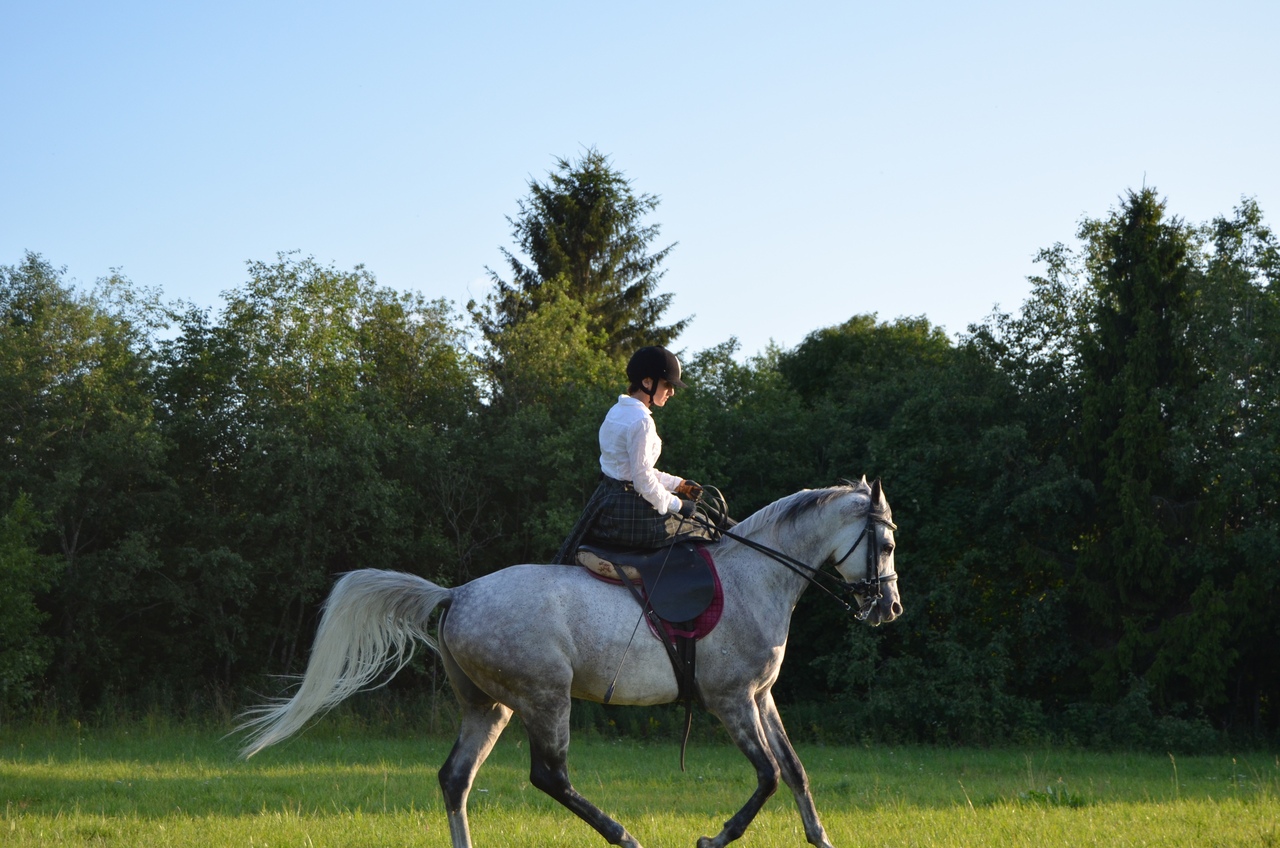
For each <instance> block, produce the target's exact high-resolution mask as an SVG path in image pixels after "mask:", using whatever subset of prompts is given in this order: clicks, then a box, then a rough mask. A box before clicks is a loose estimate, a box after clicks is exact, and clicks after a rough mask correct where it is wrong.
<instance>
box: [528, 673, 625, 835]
mask: <svg viewBox="0 0 1280 848" xmlns="http://www.w3.org/2000/svg"><path fill="white" fill-rule="evenodd" d="M536 702H537V703H538V706H537V707H536V708H534V709H530V710H522V711H521V712H520V719H521V720H522V721H523V722H524V725H525V729H526V730H528V732H529V760H530V767H529V782H530V783H532V784H533V785H534V786H536V787H538V788H539V789H541V790H542V791H543V792H545V793H547V794H548V795H550V796H551V797H552V798H554V799H556V800H557V801H559V802H560V803H561V804H563V805H564V806H565V807H567V808H569V809H570V810H572V811H573V813H574V814H575V815H577V816H578V818H580V819H582V820H583V821H585V822H586V823H587V824H589V825H591V826H592V827H593V828H595V829H596V831H597V832H598V833H599V834H600V835H601V836H603V837H604V838H605V839H606V840H607V841H608V842H609V843H610V844H613V845H620V846H623V848H640V843H639V842H637V841H636V839H635V837H634V836H632V835H631V834H630V833H627V830H626V828H624V827H623V826H622V825H620V824H618V822H616V821H614V820H613V819H611V818H609V817H608V816H607V815H605V814H604V812H603V811H601V810H600V808H599V807H597V806H596V805H594V804H592V803H591V802H590V801H588V800H587V799H586V798H584V797H582V796H581V795H579V794H578V791H577V790H576V789H574V788H573V786H572V784H570V782H569V765H568V760H569V698H568V696H567V695H565V696H564V697H563V698H556V697H549V698H542V699H536Z"/></svg>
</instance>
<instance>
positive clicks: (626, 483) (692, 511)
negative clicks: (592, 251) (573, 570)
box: [555, 345, 719, 565]
mask: <svg viewBox="0 0 1280 848" xmlns="http://www.w3.org/2000/svg"><path fill="white" fill-rule="evenodd" d="M627 379H628V380H629V381H630V385H629V386H628V388H627V394H625V395H619V396H618V402H617V403H616V404H614V405H613V407H612V408H611V409H610V410H609V413H608V414H607V415H606V416H605V419H604V423H603V424H601V425H600V485H599V486H597V487H596V491H595V493H594V494H593V495H592V496H591V500H590V501H589V502H588V503H587V506H586V509H585V510H583V513H582V517H581V518H579V519H578V523H577V524H575V525H574V528H573V530H572V531H571V532H570V533H569V536H568V538H567V539H565V542H564V544H563V545H561V547H560V551H559V552H558V553H557V554H556V557H555V562H558V563H563V564H566V565H569V564H573V563H574V562H576V561H577V560H576V559H575V555H576V552H577V549H578V546H579V545H580V544H581V543H583V542H589V543H591V544H595V545H600V546H602V547H606V548H611V549H614V550H637V549H640V550H647V549H653V548H661V547H665V546H667V545H671V544H674V543H676V542H684V541H693V540H704V541H715V540H716V539H718V538H719V536H718V534H716V533H715V531H714V530H713V529H712V527H713V525H712V522H711V521H710V520H709V519H708V518H707V516H706V515H705V514H703V513H701V512H700V511H699V510H698V509H697V501H698V498H699V497H701V495H702V487H701V486H699V485H698V484H697V483H695V482H693V481H692V480H685V479H682V478H680V477H676V476H674V475H672V474H667V473H666V472H664V471H659V470H658V469H657V468H656V464H657V461H658V457H659V455H660V454H661V453H662V439H660V438H658V431H657V428H656V426H655V425H654V420H653V411H652V410H653V407H655V406H656V407H659V408H661V407H663V406H666V404H667V401H668V400H670V399H671V398H672V397H673V396H674V395H675V393H676V389H677V388H681V389H683V388H684V387H685V384H684V382H682V381H681V379H680V361H679V360H678V359H676V357H675V355H674V354H673V353H671V351H669V350H667V349H666V348H665V347H660V346H657V345H652V346H649V347H642V348H640V349H639V350H637V351H636V352H635V354H634V355H632V357H631V360H630V361H629V362H628V363H627Z"/></svg>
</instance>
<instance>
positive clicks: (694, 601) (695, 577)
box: [577, 542, 716, 624]
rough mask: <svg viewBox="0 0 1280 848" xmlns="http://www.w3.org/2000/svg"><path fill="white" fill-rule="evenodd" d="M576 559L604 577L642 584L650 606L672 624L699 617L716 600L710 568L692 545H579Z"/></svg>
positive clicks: (685, 543) (684, 543)
mask: <svg viewBox="0 0 1280 848" xmlns="http://www.w3.org/2000/svg"><path fill="white" fill-rule="evenodd" d="M577 558H578V564H579V565H582V566H585V567H586V568H587V569H589V570H590V571H591V572H593V573H594V574H598V575H599V576H601V577H604V578H606V579H609V580H618V581H622V580H626V581H628V582H630V583H639V584H641V585H643V586H644V593H645V597H646V599H647V600H648V602H649V606H650V607H652V608H653V611H654V612H655V613H657V614H658V617H659V618H661V619H662V620H664V621H667V622H670V623H672V624H680V623H683V622H687V621H692V620H693V619H695V618H697V617H698V616H699V615H701V614H702V612H703V611H704V610H706V608H707V607H709V606H710V605H711V601H712V599H713V598H714V597H715V591H716V590H715V578H714V577H713V576H712V574H711V567H710V566H709V565H707V561H706V560H705V559H703V558H702V554H700V553H699V552H698V549H697V548H696V547H694V546H693V544H692V543H690V542H680V543H677V544H675V545H671V546H668V547H665V548H658V549H657V550H652V551H609V550H606V549H604V548H601V547H597V546H595V545H579V546H578V557H577Z"/></svg>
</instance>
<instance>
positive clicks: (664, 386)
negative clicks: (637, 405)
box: [640, 377, 676, 406]
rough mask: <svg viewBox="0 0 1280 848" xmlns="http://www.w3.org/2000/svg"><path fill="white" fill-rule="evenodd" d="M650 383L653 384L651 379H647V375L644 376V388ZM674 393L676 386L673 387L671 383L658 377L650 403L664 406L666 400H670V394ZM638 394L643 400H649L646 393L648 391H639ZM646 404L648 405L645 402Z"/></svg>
mask: <svg viewBox="0 0 1280 848" xmlns="http://www.w3.org/2000/svg"><path fill="white" fill-rule="evenodd" d="M651 385H653V381H652V380H651V379H649V378H648V377H646V378H645V381H644V386H645V388H646V389H647V388H648V387H649V386H651ZM675 393H676V387H675V386H673V385H671V384H670V383H669V382H667V381H666V380H662V379H659V380H658V388H657V389H655V390H654V392H653V401H652V405H653V406H665V405H666V403H667V401H668V400H670V399H671V396H672V395H674V394H675ZM640 394H641V395H642V399H643V400H644V401H649V395H648V392H641V393H640ZM646 405H648V403H646Z"/></svg>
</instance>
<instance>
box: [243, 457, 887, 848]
mask: <svg viewBox="0 0 1280 848" xmlns="http://www.w3.org/2000/svg"><path fill="white" fill-rule="evenodd" d="M895 529H896V527H895V525H894V524H893V520H892V513H891V511H890V509H889V504H888V501H887V500H886V499H885V496H884V492H883V490H882V488H881V485H880V481H879V480H876V481H875V482H874V484H872V485H867V482H866V478H865V477H864V478H863V479H862V480H861V481H859V482H857V483H844V484H841V485H839V486H833V487H830V488H825V489H805V490H802V491H799V492H796V493H794V494H791V495H788V496H787V497H784V498H782V499H780V500H778V501H775V502H774V503H772V504H770V505H769V506H766V507H764V508H763V509H761V510H759V511H758V512H756V513H754V514H752V515H751V516H749V517H747V518H746V519H744V520H743V521H742V522H741V523H740V524H738V525H737V526H736V527H734V528H733V529H732V531H726V536H725V537H724V538H722V539H721V540H720V541H719V542H718V543H713V544H711V545H710V546H709V550H710V552H711V553H712V555H713V557H714V561H715V563H716V566H717V569H718V573H719V579H720V582H721V585H722V587H723V596H724V607H723V611H722V613H721V618H720V621H719V623H718V625H717V626H716V627H715V629H713V630H712V631H711V632H710V633H709V634H708V635H706V636H705V637H704V638H703V639H702V641H701V643H700V646H699V650H698V654H699V658H700V659H699V664H698V667H697V670H696V678H695V680H696V687H697V694H698V696H699V697H700V699H701V702H702V704H703V705H704V706H705V708H706V709H707V710H708V711H709V712H711V713H712V714H714V715H715V716H716V717H717V718H719V719H720V721H721V722H722V723H723V724H724V727H725V728H726V730H728V732H729V735H730V737H731V738H732V739H733V741H734V743H735V744H736V745H737V747H738V748H739V749H740V750H741V751H742V753H743V754H745V755H746V757H747V759H748V760H749V761H750V762H751V765H752V766H754V767H755V771H756V780H757V782H756V789H755V791H754V792H753V793H752V795H751V797H750V798H749V799H748V800H747V802H746V803H745V804H744V805H743V806H742V808H741V809H739V810H738V811H737V813H735V814H734V815H733V816H732V817H731V818H730V819H729V820H728V821H726V822H725V824H724V828H723V830H721V832H720V833H719V834H718V835H716V836H715V837H705V836H704V837H702V838H700V839H699V840H698V843H697V844H698V848H723V846H725V845H727V844H728V843H730V842H732V841H733V840H735V839H737V838H738V837H740V836H741V835H742V834H743V832H744V831H745V830H746V828H747V826H748V825H749V824H750V823H751V821H752V820H753V819H754V818H755V816H756V814H757V813H758V812H759V811H760V809H761V807H762V806H763V805H764V803H765V801H766V800H767V799H768V798H769V797H770V796H771V795H772V794H773V793H774V791H775V790H776V789H777V787H778V780H779V777H781V779H782V780H783V781H784V782H785V783H786V785H787V786H788V787H789V788H790V789H791V792H792V794H793V795H794V797H795V801H796V805H797V806H798V807H799V811H800V817H801V819H802V821H803V823H804V831H805V836H806V838H807V839H808V841H809V842H810V843H811V844H812V845H814V846H818V848H831V843H830V841H829V840H828V838H827V834H826V831H825V829H824V828H823V826H822V824H821V822H820V821H819V819H818V813H817V809H816V807H815V805H814V802H813V797H812V796H811V794H810V791H809V782H808V777H807V776H806V774H805V771H804V766H803V765H802V764H801V763H800V759H799V757H797V756H796V752H795V750H794V749H793V748H792V746H791V742H790V740H789V739H788V738H787V733H786V730H785V729H784V727H783V724H782V718H781V717H780V716H779V714H778V708H777V705H776V704H775V703H774V699H773V695H772V691H771V690H772V687H773V684H774V682H775V681H776V680H777V678H778V672H779V670H780V668H781V666H782V659H783V654H784V652H785V650H786V644H787V633H788V630H789V628H790V623H791V615H792V612H793V611H794V609H795V606H796V603H797V601H798V600H799V598H800V596H801V593H803V592H804V591H805V589H806V588H807V587H808V586H809V584H810V583H811V582H815V581H816V578H817V577H818V576H819V568H820V567H821V566H823V565H825V564H826V563H827V562H831V561H834V569H835V572H836V574H838V575H839V577H838V578H836V576H835V575H834V574H831V573H829V572H823V573H822V575H821V576H823V577H825V578H828V579H831V578H835V579H836V583H837V584H838V586H839V588H843V589H845V590H846V591H847V592H849V593H850V594H851V595H852V597H853V598H854V600H856V601H857V603H858V616H859V617H860V618H862V619H864V620H865V621H867V622H868V623H870V624H871V625H873V626H875V625H878V624H881V623H884V622H889V621H892V620H894V619H895V618H897V617H898V616H899V615H901V614H902V602H901V596H900V594H899V592H898V587H897V582H896V579H897V573H896V571H895V568H894V558H893V548H894V537H893V531H894V530H895ZM841 554H843V555H841ZM807 563H817V567H815V566H810V565H807ZM784 566H785V567H784ZM864 569H865V571H864ZM820 585H821V584H820ZM824 588H825V587H824ZM828 591H830V590H828ZM437 608H439V609H441V610H442V612H441V613H440V617H439V619H438V621H437V624H436V636H435V637H434V638H433V636H432V635H431V632H430V631H429V618H430V617H431V615H432V612H433V610H435V609H437ZM637 616H638V606H637V604H636V601H635V600H634V599H633V597H632V596H631V594H630V592H629V591H628V590H627V589H626V588H623V587H621V586H616V585H610V584H608V583H605V582H602V581H601V580H599V579H596V578H595V577H593V576H592V575H591V574H590V573H589V572H588V571H587V569H585V568H582V567H577V566H563V565H514V566H511V567H508V568H505V569H502V570H499V571H495V572H493V573H491V574H488V575H485V576H483V577H479V578H476V579H474V580H472V581H470V582H467V583H464V584H463V585H461V586H458V587H456V588H445V587H442V586H437V585H436V584H434V583H431V582H430V581H428V580H425V579H423V578H421V577H417V576H415V575H412V574H407V573H403V572H396V571H382V570H374V569H364V570H359V571H353V572H350V573H348V574H346V575H344V576H342V577H341V578H340V579H339V580H338V582H337V583H336V584H335V585H334V588H333V590H332V591H331V593H330V595H329V597H328V599H327V600H326V601H325V603H324V607H323V613H322V615H321V620H320V624H319V627H318V629H317V632H316V638H315V642H314V644H313V646H312V650H311V656H310V659H309V661H308V663H307V668H306V671H305V673H304V674H303V676H302V678H301V681H300V683H299V684H298V686H297V689H296V691H295V692H294V693H293V695H292V697H288V698H285V697H281V698H277V699H275V700H273V701H270V702H268V703H267V704H265V705H262V706H258V707H255V708H252V709H250V710H248V711H247V712H246V713H245V714H244V715H243V716H242V723H241V724H240V725H239V728H238V730H240V731H242V732H246V733H247V738H246V740H245V743H246V744H245V747H244V749H243V750H242V752H241V754H242V756H243V757H245V758H248V757H250V756H252V755H253V754H255V753H257V752H258V751H261V750H262V749H263V748H265V747H267V746H268V745H272V744H275V743H276V742H279V741H281V740H283V739H285V738H286V737H288V736H290V735H291V734H293V733H295V732H297V731H298V730H300V729H301V728H302V727H303V726H304V725H305V724H306V723H307V722H308V720H310V719H311V718H312V717H313V716H316V715H317V714H320V713H323V712H325V711H327V710H329V709H331V708H332V707H334V706H336V705H337V704H338V703H339V702H340V701H342V700H343V699H344V698H346V697H348V696H349V695H352V694H354V693H355V692H357V691H360V690H363V689H367V688H370V687H371V686H374V685H381V684H380V683H376V682H377V681H378V680H379V679H380V678H383V682H385V679H389V676H388V671H390V674H394V673H395V672H396V671H398V670H399V669H400V668H403V667H404V664H405V663H407V662H408V661H409V659H410V658H411V656H412V654H413V649H414V645H415V643H416V642H417V641H421V642H423V643H425V644H426V645H428V646H429V647H430V648H432V649H433V650H435V651H436V652H437V653H438V654H439V656H440V658H441V660H442V662H443V665H444V667H445V669H446V672H447V675H448V678H449V680H450V683H451V685H452V687H453V690H454V694H455V695H456V697H457V700H458V704H459V707H460V721H459V724H460V727H459V731H458V738H457V741H456V742H455V744H454V746H453V749H452V751H451V752H450V753H449V756H448V757H447V759H446V760H445V763H444V765H443V766H442V767H441V768H440V771H439V780H440V787H441V790H442V791H443V793H444V801H445V810H446V815H447V817H448V821H449V834H450V837H451V839H452V842H453V848H471V833H470V827H469V825H468V822H467V796H468V794H469V792H470V791H471V786H472V782H473V781H474V779H475V776H476V772H477V771H478V770H479V768H480V766H481V764H483V762H484V760H485V758H486V757H487V756H488V755H489V753H490V751H492V750H493V746H494V744H495V743H496V742H497V740H498V736H499V735H500V734H501V733H502V730H503V728H504V727H506V725H507V722H509V721H510V720H511V717H512V715H513V714H518V715H519V716H520V718H521V720H522V722H523V723H524V726H525V729H526V731H527V733H528V739H529V754H530V771H529V779H530V782H531V783H532V784H533V785H534V786H536V787H537V788H538V789H540V790H542V791H543V792H545V793H547V794H548V795H550V796H551V797H552V798H554V799H555V800H556V801H558V802H559V803H561V804H563V805H564V806H565V807H567V808H568V809H569V810H571V811H573V812H574V813H575V814H576V815H577V816H578V817H579V818H581V819H583V820H584V821H585V822H587V824H589V825H591V826H592V827H593V828H595V830H596V831H597V832H599V833H600V835H601V836H603V837H604V838H605V840H607V841H608V842H609V843H610V844H613V845H618V846H623V848H640V843H639V842H638V841H637V840H636V838H635V837H634V836H632V835H631V834H630V833H628V832H627V830H626V829H625V828H624V827H623V826H622V825H621V824H619V823H618V822H616V821H614V820H613V819H612V818H610V817H609V816H608V815H606V814H605V813H604V812H603V811H601V810H600V809H599V808H598V807H596V806H595V805H594V804H592V803H591V802H590V801H588V800H587V799H586V798H584V797H583V796H582V795H581V794H579V793H578V791H577V790H576V789H574V787H573V785H572V784H571V783H570V781H569V772H568V765H567V763H568V751H569V707H570V701H571V699H573V698H582V699H586V700H590V701H596V702H604V701H605V700H606V697H607V696H606V692H607V691H608V690H610V689H611V688H613V691H612V693H611V695H610V696H609V697H611V701H610V702H611V703H616V704H630V705H654V704H664V703H669V702H671V701H674V700H676V699H677V697H678V694H679V692H678V686H677V680H676V677H675V674H674V673H673V669H672V665H671V663H670V662H669V660H668V654H667V652H666V650H665V649H664V648H663V646H662V644H661V643H660V642H659V641H658V640H657V639H654V638H649V637H647V636H646V637H643V638H638V639H636V640H635V641H634V642H633V641H632V637H633V636H634V635H635V633H636V629H635V625H636V621H637ZM620 664H622V667H621V668H620Z"/></svg>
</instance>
